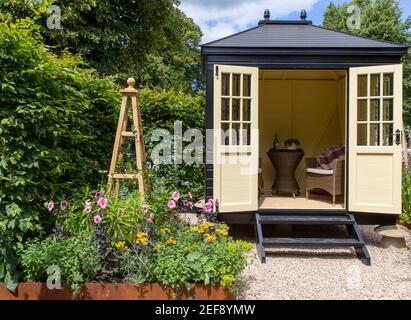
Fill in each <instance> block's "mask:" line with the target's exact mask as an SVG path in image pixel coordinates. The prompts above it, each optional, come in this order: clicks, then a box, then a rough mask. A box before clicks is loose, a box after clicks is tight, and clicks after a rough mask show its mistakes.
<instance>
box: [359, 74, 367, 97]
mask: <svg viewBox="0 0 411 320" xmlns="http://www.w3.org/2000/svg"><path fill="white" fill-rule="evenodd" d="M367 87H368V86H367V75H363V76H358V96H359V97H366V96H367V95H368V92H367Z"/></svg>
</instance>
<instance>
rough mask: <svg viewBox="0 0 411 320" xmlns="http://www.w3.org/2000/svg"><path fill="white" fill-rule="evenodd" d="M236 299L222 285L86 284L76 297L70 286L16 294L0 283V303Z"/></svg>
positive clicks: (34, 286) (37, 286)
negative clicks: (14, 301)
mask: <svg viewBox="0 0 411 320" xmlns="http://www.w3.org/2000/svg"><path fill="white" fill-rule="evenodd" d="M184 299H198V300H234V299H235V294H234V292H233V290H232V289H227V288H224V287H221V286H211V285H207V286H206V285H193V287H192V289H191V290H190V291H188V290H186V289H181V290H174V289H172V288H170V287H165V286H161V285H160V284H157V283H153V284H142V285H132V284H127V283H120V284H114V283H108V284H104V283H92V282H89V283H86V284H85V285H84V287H83V288H82V289H81V290H80V291H79V292H78V293H77V294H76V295H74V296H73V293H72V291H71V289H70V287H69V286H67V285H63V286H62V288H61V289H59V290H57V289H55V290H50V289H48V288H47V285H46V284H45V283H41V282H22V283H19V285H18V287H17V290H16V292H15V293H13V292H10V291H9V290H7V288H6V287H5V286H4V285H3V284H0V300H184Z"/></svg>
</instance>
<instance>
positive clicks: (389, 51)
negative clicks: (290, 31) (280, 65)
mask: <svg viewBox="0 0 411 320" xmlns="http://www.w3.org/2000/svg"><path fill="white" fill-rule="evenodd" d="M408 49H409V46H398V47H390V48H381V47H377V48H373V47H353V48H349V47H335V48H333V47H318V48H305V47H295V48H293V47H286V48H283V47H278V48H274V47H273V48H254V47H213V46H201V53H202V55H210V54H213V55H339V56H341V55H368V56H370V55H387V56H404V55H406V54H407V52H408Z"/></svg>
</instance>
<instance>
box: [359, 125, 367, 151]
mask: <svg viewBox="0 0 411 320" xmlns="http://www.w3.org/2000/svg"><path fill="white" fill-rule="evenodd" d="M357 145H358V146H366V145H367V125H366V124H358V125H357Z"/></svg>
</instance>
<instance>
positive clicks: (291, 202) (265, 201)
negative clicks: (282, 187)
mask: <svg viewBox="0 0 411 320" xmlns="http://www.w3.org/2000/svg"><path fill="white" fill-rule="evenodd" d="M258 207H259V209H272V208H275V209H335V210H338V209H339V210H341V209H344V199H343V198H342V197H339V198H337V201H336V203H335V205H333V204H332V199H331V196H328V195H316V194H310V195H309V198H308V200H307V199H306V198H305V196H303V195H298V196H296V197H295V198H293V196H292V195H286V194H280V195H273V196H271V195H262V196H261V198H260V199H259V203H258Z"/></svg>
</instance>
